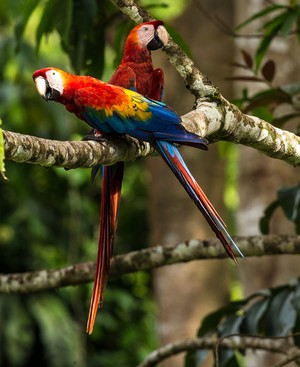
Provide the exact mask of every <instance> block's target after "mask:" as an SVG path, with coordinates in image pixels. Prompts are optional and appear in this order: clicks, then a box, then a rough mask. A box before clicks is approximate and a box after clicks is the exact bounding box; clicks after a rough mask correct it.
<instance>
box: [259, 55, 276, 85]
mask: <svg viewBox="0 0 300 367" xmlns="http://www.w3.org/2000/svg"><path fill="white" fill-rule="evenodd" d="M275 70H276V66H275V63H274V61H272V60H269V61H267V62H266V63H265V64H264V66H263V67H262V69H261V73H262V75H263V77H264V78H265V79H266V80H267V81H268V82H271V81H272V80H273V79H274V76H275Z"/></svg>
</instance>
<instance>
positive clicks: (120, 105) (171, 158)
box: [33, 67, 243, 266]
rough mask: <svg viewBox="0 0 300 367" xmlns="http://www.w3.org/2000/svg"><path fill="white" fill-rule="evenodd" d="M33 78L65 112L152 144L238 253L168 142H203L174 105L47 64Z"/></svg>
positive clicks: (228, 245)
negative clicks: (184, 125) (188, 128)
mask: <svg viewBox="0 0 300 367" xmlns="http://www.w3.org/2000/svg"><path fill="white" fill-rule="evenodd" d="M33 80H34V82H35V84H36V88H37V90H38V92H39V94H40V95H41V96H42V97H43V98H44V99H45V100H54V101H56V102H58V103H61V104H63V105H65V107H66V109H67V110H68V111H69V112H72V113H74V114H75V115H76V116H77V117H78V118H80V119H81V120H83V121H85V122H86V123H88V124H89V125H90V126H91V127H92V128H94V129H96V130H97V131H100V132H101V133H102V134H105V135H109V134H127V135H130V136H132V137H134V138H136V139H138V140H142V141H147V142H149V143H150V144H152V145H153V146H154V147H155V148H156V149H157V151H158V152H159V153H160V154H161V155H162V157H163V159H164V160H165V161H166V163H167V164H168V166H169V167H170V168H171V169H172V171H173V172H174V174H175V175H176V177H177V178H178V180H179V181H180V182H181V183H182V185H183V186H184V188H185V190H186V191H187V193H188V194H189V196H190V197H191V198H192V200H193V201H194V202H195V204H196V206H197V207H198V208H199V210H200V211H201V213H202V214H203V215H204V217H205V218H206V220H207V222H208V223H209V225H210V226H211V228H212V230H213V231H214V232H215V234H216V236H217V237H218V238H219V239H220V241H221V243H222V245H223V246H224V248H225V250H226V252H227V253H228V255H229V256H230V257H231V258H232V259H234V260H235V255H234V252H233V250H232V248H231V246H233V247H234V248H235V249H236V251H238V253H239V254H240V255H241V256H243V254H242V253H241V251H240V250H239V248H238V247H237V245H236V244H235V242H234V241H233V239H232V238H231V237H230V235H229V233H228V232H227V230H226V228H225V224H224V222H223V221H222V219H221V218H220V216H219V215H218V213H217V212H216V210H215V209H214V208H213V206H212V204H211V203H210V202H209V200H208V198H207V197H206V196H205V194H204V193H203V191H202V190H201V188H200V186H199V185H198V184H197V182H196V181H195V179H194V178H193V176H192V175H191V173H190V172H189V170H188V168H187V166H186V164H185V163H184V161H183V159H182V157H181V156H180V154H179V151H178V149H177V148H176V146H175V145H174V144H173V143H178V144H183V145H189V146H192V147H196V148H200V149H205V150H206V149H207V141H206V139H204V138H202V137H200V136H198V135H196V134H193V133H191V132H188V131H187V130H186V129H185V128H184V127H183V125H182V124H181V119H180V117H179V116H178V115H177V114H176V112H175V111H174V110H172V109H171V108H169V107H167V106H166V105H165V104H164V103H162V102H158V101H154V100H150V99H148V98H146V97H144V96H142V95H140V94H138V93H136V92H135V91H132V90H128V89H124V88H121V87H118V86H113V85H110V84H107V83H104V82H102V81H100V80H97V79H95V78H92V77H88V76H78V75H73V74H70V73H67V72H65V71H62V70H59V69H57V68H53V67H49V68H45V69H41V70H37V71H36V72H34V74H33ZM113 219H115V218H113ZM107 260H108V259H107ZM106 266H109V265H108V263H107V264H106Z"/></svg>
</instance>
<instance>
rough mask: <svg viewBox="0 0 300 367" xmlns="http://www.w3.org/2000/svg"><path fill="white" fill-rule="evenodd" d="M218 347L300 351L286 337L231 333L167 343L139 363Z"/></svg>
mask: <svg viewBox="0 0 300 367" xmlns="http://www.w3.org/2000/svg"><path fill="white" fill-rule="evenodd" d="M216 347H218V348H225V349H233V350H237V349H254V350H257V349H261V350H265V351H268V352H273V353H280V354H289V352H290V351H291V353H293V355H295V349H297V351H298V353H299V352H300V351H299V349H298V348H295V346H293V345H291V344H290V343H288V341H287V339H286V338H282V339H277V338H264V337H252V336H242V335H229V336H227V337H225V338H222V339H221V340H220V339H216V338H215V337H204V338H195V339H186V340H183V341H179V342H177V343H171V344H167V345H165V346H163V347H161V348H159V349H157V350H155V351H154V352H152V353H151V354H149V355H148V356H147V357H146V359H145V360H144V361H143V362H142V363H140V364H139V366H138V367H152V366H155V365H156V364H158V363H160V362H162V361H163V360H164V359H166V358H169V357H172V356H174V355H176V354H179V353H182V352H187V351H193V350H197V349H211V350H214V349H216Z"/></svg>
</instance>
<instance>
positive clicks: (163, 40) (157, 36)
mask: <svg viewBox="0 0 300 367" xmlns="http://www.w3.org/2000/svg"><path fill="white" fill-rule="evenodd" d="M168 40H169V36H168V32H167V30H166V28H165V27H164V26H163V25H160V26H158V27H157V29H156V30H155V32H154V37H153V38H152V40H151V41H150V42H149V43H148V45H147V48H148V50H149V51H152V50H157V49H158V48H162V47H164V46H166V44H167V43H168Z"/></svg>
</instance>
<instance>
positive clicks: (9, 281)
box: [0, 235, 300, 293]
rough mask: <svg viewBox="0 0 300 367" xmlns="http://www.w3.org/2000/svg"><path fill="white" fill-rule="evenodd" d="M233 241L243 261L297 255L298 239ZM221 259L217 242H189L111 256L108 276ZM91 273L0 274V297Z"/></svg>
mask: <svg viewBox="0 0 300 367" xmlns="http://www.w3.org/2000/svg"><path fill="white" fill-rule="evenodd" d="M235 240H236V243H237V245H238V246H239V248H240V249H241V251H242V252H243V253H244V255H245V256H246V257H250V256H264V255H274V254H293V255H295V254H300V236H292V235H268V236H253V237H236V238H235ZM223 258H227V255H226V253H224V249H223V247H222V246H221V244H220V243H219V241H218V240H217V239H210V240H206V241H200V240H190V241H188V242H184V243H179V244H177V245H175V246H174V245H172V246H171V245H169V246H156V247H150V248H146V249H143V250H140V251H134V252H130V253H128V254H124V255H118V256H115V257H114V258H113V260H112V264H111V272H110V273H111V275H112V276H120V275H122V274H126V273H132V272H137V271H142V270H150V269H154V268H157V267H160V266H165V265H172V264H176V263H182V262H188V261H192V260H200V259H223ZM94 271H95V264H94V263H92V262H88V263H81V264H75V265H71V266H68V267H66V268H62V269H58V270H41V271H35V272H27V273H16V274H2V275H0V293H30V292H37V291H42V290H49V289H54V288H60V287H66V286H70V285H78V284H82V283H87V282H90V281H92V280H93V278H94Z"/></svg>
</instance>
